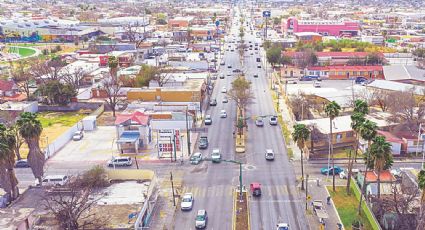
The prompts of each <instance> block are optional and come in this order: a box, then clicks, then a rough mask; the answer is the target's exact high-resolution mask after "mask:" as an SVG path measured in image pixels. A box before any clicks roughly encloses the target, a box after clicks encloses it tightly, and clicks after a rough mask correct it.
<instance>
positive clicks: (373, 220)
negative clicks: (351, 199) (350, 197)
mask: <svg viewBox="0 0 425 230" xmlns="http://www.w3.org/2000/svg"><path fill="white" fill-rule="evenodd" d="M350 186H351V187H353V191H354V195H355V196H356V198H357V199H358V200H360V188H359V186H357V184H356V183H355V182H354V180H353V179H351V181H350ZM362 209H363V212H364V213H365V215H366V218H367V219H368V220H369V223H370V225H371V226H372V228H373V230H382V228H381V226H380V225H379V222H378V220H377V219H376V218H375V215H374V214H373V212H372V209H371V208H370V207H369V204H368V203H367V202H366V201H365V200H363V201H362Z"/></svg>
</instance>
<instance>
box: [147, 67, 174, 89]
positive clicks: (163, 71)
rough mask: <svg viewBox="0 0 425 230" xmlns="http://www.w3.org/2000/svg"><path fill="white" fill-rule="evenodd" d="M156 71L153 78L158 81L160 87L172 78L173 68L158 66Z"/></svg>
mask: <svg viewBox="0 0 425 230" xmlns="http://www.w3.org/2000/svg"><path fill="white" fill-rule="evenodd" d="M154 72H155V74H154V75H153V78H152V80H154V81H156V82H157V83H158V86H159V87H163V86H164V85H165V84H167V83H168V82H169V81H170V80H171V73H172V72H173V70H172V69H170V68H167V67H158V68H156V69H155V71H154Z"/></svg>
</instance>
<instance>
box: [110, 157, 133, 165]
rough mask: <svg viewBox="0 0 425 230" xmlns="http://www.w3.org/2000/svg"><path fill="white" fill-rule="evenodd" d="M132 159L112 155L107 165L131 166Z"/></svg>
mask: <svg viewBox="0 0 425 230" xmlns="http://www.w3.org/2000/svg"><path fill="white" fill-rule="evenodd" d="M132 164H133V161H132V160H131V158H130V157H112V159H111V160H109V161H108V166H109V167H114V166H115V167H116V166H131V165H132Z"/></svg>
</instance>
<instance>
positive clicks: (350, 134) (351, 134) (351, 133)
mask: <svg viewBox="0 0 425 230" xmlns="http://www.w3.org/2000/svg"><path fill="white" fill-rule="evenodd" d="M353 136H354V133H353V132H352V131H350V132H347V133H346V134H345V137H353Z"/></svg>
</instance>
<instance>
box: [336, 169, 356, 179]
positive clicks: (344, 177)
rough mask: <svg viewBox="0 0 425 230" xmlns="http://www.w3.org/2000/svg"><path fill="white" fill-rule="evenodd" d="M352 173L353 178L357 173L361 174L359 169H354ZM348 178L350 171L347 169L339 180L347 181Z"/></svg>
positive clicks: (341, 173)
mask: <svg viewBox="0 0 425 230" xmlns="http://www.w3.org/2000/svg"><path fill="white" fill-rule="evenodd" d="M351 172H352V176H354V175H355V174H356V173H358V172H360V170H359V169H352V170H351ZM347 177H348V171H347V170H346V169H344V171H342V172H340V173H339V178H341V179H347Z"/></svg>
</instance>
